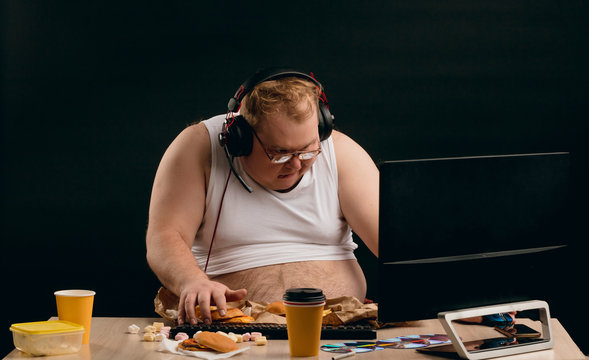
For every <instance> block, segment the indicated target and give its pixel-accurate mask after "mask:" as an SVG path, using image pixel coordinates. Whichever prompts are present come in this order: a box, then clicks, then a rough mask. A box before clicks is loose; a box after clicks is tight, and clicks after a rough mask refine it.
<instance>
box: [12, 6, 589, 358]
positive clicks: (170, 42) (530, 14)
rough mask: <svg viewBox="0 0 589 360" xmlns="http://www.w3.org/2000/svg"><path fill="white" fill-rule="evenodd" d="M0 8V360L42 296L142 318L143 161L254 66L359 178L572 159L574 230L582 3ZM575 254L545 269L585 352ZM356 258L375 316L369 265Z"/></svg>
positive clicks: (51, 309)
mask: <svg viewBox="0 0 589 360" xmlns="http://www.w3.org/2000/svg"><path fill="white" fill-rule="evenodd" d="M1 4H2V8H1V9H0V12H1V19H2V20H1V26H2V28H1V34H2V47H1V49H0V53H1V76H2V78H1V84H2V86H1V89H0V91H1V94H0V95H1V99H2V103H1V116H2V118H1V129H0V131H1V132H0V136H1V138H0V140H1V142H0V154H1V163H0V171H1V173H0V174H1V183H0V185H1V186H0V189H1V192H2V193H1V198H0V204H1V223H0V239H1V244H2V245H1V255H0V256H1V263H2V265H1V266H2V267H1V268H0V270H1V271H2V274H3V286H2V292H1V294H2V295H1V296H2V300H3V301H2V303H3V304H4V305H3V309H2V311H0V313H1V314H2V315H1V317H2V321H1V322H0V324H2V326H4V329H5V330H4V332H3V335H2V336H1V338H2V345H1V346H2V348H1V349H0V355H4V354H5V353H8V352H9V351H10V350H11V349H12V340H11V334H10V332H9V331H8V327H9V326H10V324H11V323H14V322H25V321H37V320H44V319H47V318H48V317H49V316H52V315H54V314H55V312H56V311H55V300H54V297H53V291H54V290H58V289H65V288H89V289H93V290H95V291H96V292H97V295H96V299H95V308H94V314H95V315H96V316H152V315H154V313H153V303H152V299H153V297H154V295H155V292H156V291H157V288H158V286H159V282H158V281H157V279H156V278H155V276H154V275H153V274H152V273H151V272H150V271H149V268H148V267H147V265H146V262H145V245H144V235H145V230H146V226H147V213H148V203H149V196H150V191H151V184H152V180H153V176H154V174H155V170H156V168H157V165H158V162H159V160H160V158H161V155H162V154H163V152H164V151H165V149H166V147H167V146H168V145H169V143H170V142H171V141H172V139H173V138H174V137H175V136H176V135H177V133H178V132H180V131H181V130H182V129H183V128H184V127H185V126H186V125H187V124H190V123H192V122H193V121H196V120H199V119H203V118H207V117H209V116H212V115H215V114H219V113H222V112H224V111H225V109H226V103H227V100H228V99H229V97H230V96H231V95H233V93H234V91H235V90H236V88H237V87H238V86H239V84H240V83H241V82H242V81H243V80H245V79H246V78H247V77H248V76H249V75H250V74H251V73H252V72H254V71H255V70H256V69H257V68H259V67H263V66H268V65H288V66H291V67H296V68H299V69H302V70H304V71H307V72H309V71H312V72H314V74H315V75H316V76H317V78H318V79H319V80H320V81H321V82H322V83H323V84H324V86H325V88H326V92H327V97H328V99H329V101H330V104H331V109H332V111H333V113H334V114H335V115H336V124H337V126H338V127H339V129H340V130H342V131H344V132H346V133H347V134H348V135H350V136H351V137H352V138H353V139H355V140H356V141H357V142H358V143H360V144H361V145H362V146H363V147H364V148H365V149H366V150H367V151H368V152H369V153H370V154H371V156H372V157H373V159H374V160H375V161H376V162H378V161H382V160H394V159H408V158H422V157H439V156H459V155H485V154H507V153H528V152H548V151H570V152H571V154H572V160H573V162H572V166H573V182H574V185H575V186H576V193H575V194H576V195H575V198H576V199H577V200H578V203H577V204H576V205H575V206H576V210H577V211H576V213H577V214H578V219H579V220H583V219H584V217H585V215H586V210H585V206H584V204H586V202H587V199H588V195H587V190H586V189H585V188H584V186H585V184H586V183H587V180H588V179H587V177H588V176H587V175H588V169H587V162H588V161H587V160H588V150H589V149H588V146H587V145H586V143H587V137H588V136H587V130H588V129H587V125H586V120H587V115H588V103H587V90H588V71H587V64H589V59H588V54H589V53H588V41H587V34H588V32H587V30H588V25H587V23H588V22H587V21H586V19H587V13H588V11H587V4H586V3H585V2H583V1H581V0H579V1H569V0H565V1H518V2H511V1H492V2H478V1H474V2H473V1H422V0H418V1H409V2H404V1H402V2H397V1H359V2H345V1H344V2H340V1H330V2H329V1H325V2H322V1H312V2H291V3H288V4H287V3H284V2H277V1H267V2H255V1H252V2H245V1H244V2H227V1H209V2H202V1H161V2H158V1H142V2H139V1H131V2H129V1H127V2H83V1H26V0H24V1H20V0H13V1H2V2H1ZM580 222H581V221H580ZM580 228H582V226H581V227H580ZM586 238H587V235H586V233H585V232H579V235H578V237H576V238H575V239H573V240H572V245H571V249H572V250H571V251H570V255H571V258H570V261H568V262H566V263H563V264H546V267H545V268H544V271H553V270H554V269H564V270H565V271H566V272H567V273H568V274H569V277H570V279H572V280H574V281H570V283H571V288H570V290H571V291H570V293H568V294H562V298H561V300H556V301H554V303H553V304H551V310H552V312H553V315H554V316H556V317H559V318H560V319H561V321H562V322H563V323H564V325H565V327H566V328H567V330H569V332H570V333H571V335H572V336H573V339H574V340H575V341H576V342H577V343H579V345H581V346H583V347H584V351H585V352H587V351H588V350H586V347H585V346H586V345H587V341H586V339H585V336H586V335H587V332H586V331H584V329H583V327H582V321H584V320H586V318H587V317H586V316H585V311H586V310H585V309H584V308H581V306H582V305H583V304H584V303H585V302H584V301H583V299H582V298H585V299H586V296H585V295H583V294H582V292H581V291H580V290H581V287H580V286H579V285H581V284H582V283H583V282H584V279H585V278H586V274H587V270H586V267H584V266H583V259H584V257H583V255H584V254H583V251H586V249H587V247H586V245H584V241H585V240H586ZM358 257H359V258H360V261H361V262H362V264H363V265H364V267H365V269H366V273H367V276H368V278H369V279H368V280H369V286H370V288H369V297H370V296H373V295H372V294H374V291H375V289H374V287H375V284H374V281H373V274H374V267H373V265H372V264H374V262H373V261H372V260H373V258H372V257H371V255H370V254H368V252H367V251H366V249H365V248H363V247H361V248H360V250H359V251H358ZM541 275H542V274H541V272H540V273H538V274H517V273H516V272H515V273H514V272H511V273H510V272H509V271H507V270H506V272H505V279H509V280H510V281H512V280H514V279H515V280H521V279H523V278H525V276H541Z"/></svg>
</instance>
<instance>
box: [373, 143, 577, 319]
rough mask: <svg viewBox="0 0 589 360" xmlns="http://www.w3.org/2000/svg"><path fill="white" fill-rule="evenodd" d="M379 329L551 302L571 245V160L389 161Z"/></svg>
mask: <svg viewBox="0 0 589 360" xmlns="http://www.w3.org/2000/svg"><path fill="white" fill-rule="evenodd" d="M379 169H380V215H379V224H380V225H379V259H378V276H379V280H378V299H377V300H378V302H379V315H378V316H379V321H381V322H400V321H411V320H419V319H427V318H435V317H436V316H437V314H438V313H439V312H442V311H451V310H456V309H464V308H470V307H476V306H484V305H494V304H502V303H508V302H514V301H524V300H532V299H540V300H547V301H549V300H550V299H549V297H550V294H551V292H552V291H554V290H553V289H552V286H553V284H555V282H557V281H558V277H559V276H561V275H562V274H560V273H559V272H558V267H556V266H555V265H556V264H555V263H556V262H558V261H560V258H561V257H562V256H563V254H564V250H566V246H567V243H568V242H569V240H570V234H569V231H570V226H569V225H568V221H569V218H570V217H569V214H567V211H568V189H569V155H568V153H543V154H518V155H500V156H473V157H454V158H440V159H418V160H403V161H385V162H382V163H380V164H379Z"/></svg>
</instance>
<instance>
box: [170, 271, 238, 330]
mask: <svg viewBox="0 0 589 360" xmlns="http://www.w3.org/2000/svg"><path fill="white" fill-rule="evenodd" d="M246 295H247V290H246V289H239V290H231V289H229V288H228V287H227V286H225V285H223V284H221V283H218V282H216V281H211V280H208V279H196V280H194V281H192V282H190V283H188V284H185V286H184V287H183V288H182V291H181V292H180V303H179V305H178V325H182V324H184V322H185V321H186V322H189V323H191V324H193V325H195V324H196V323H197V321H198V320H197V318H196V312H195V306H196V304H197V303H198V305H199V306H200V312H201V316H202V320H203V321H204V323H205V324H210V323H211V322H212V319H211V309H210V306H211V305H212V304H214V305H216V306H217V310H218V311H219V315H221V316H224V315H225V314H226V312H227V302H228V301H238V300H241V299H243V298H244V297H245V296H246Z"/></svg>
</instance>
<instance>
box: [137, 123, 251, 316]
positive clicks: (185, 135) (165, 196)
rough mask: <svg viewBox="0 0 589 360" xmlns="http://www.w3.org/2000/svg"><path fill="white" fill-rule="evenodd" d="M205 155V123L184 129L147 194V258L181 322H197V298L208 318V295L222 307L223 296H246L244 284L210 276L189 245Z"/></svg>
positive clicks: (201, 202) (199, 208) (199, 209)
mask: <svg viewBox="0 0 589 360" xmlns="http://www.w3.org/2000/svg"><path fill="white" fill-rule="evenodd" d="M210 157H211V155H210V140H209V135H208V131H207V130H206V128H205V126H204V124H198V125H193V126H191V127H189V128H187V129H185V130H184V131H183V132H182V133H181V134H180V135H179V136H178V137H177V138H176V139H175V140H174V141H173V142H172V144H171V145H170V147H169V148H168V149H167V150H166V153H165V154H164V156H163V158H162V161H161V163H160V165H159V168H158V171H157V173H156V176H155V180H154V184H153V189H152V194H151V202H150V209H149V226H148V229H147V236H146V246H147V255H146V256H147V261H148V263H149V265H150V267H151V268H152V270H153V271H154V273H155V274H156V275H157V276H158V278H159V279H160V281H161V282H162V284H164V286H166V287H167V288H168V289H170V290H171V291H172V292H174V293H175V294H176V295H178V296H179V297H180V304H179V309H178V310H179V314H178V322H179V323H180V324H181V323H183V322H184V320H185V319H187V320H189V321H190V322H191V323H196V314H195V309H194V307H195V304H196V303H198V304H199V305H200V306H201V309H202V316H203V319H204V320H205V321H207V322H210V312H209V306H210V304H211V300H212V301H213V302H214V303H215V304H216V305H217V306H218V307H219V310H220V312H223V311H224V310H225V309H226V301H227V300H229V301H232V300H236V299H241V298H243V297H244V296H245V290H244V289H241V290H239V291H232V290H230V289H228V288H227V287H226V286H224V285H222V284H220V283H217V282H213V281H210V280H209V279H208V277H207V276H206V274H205V273H204V272H203V271H202V270H201V269H200V268H199V266H198V264H197V262H196V260H195V259H194V256H193V255H192V252H191V250H190V248H191V247H192V244H193V242H194V238H195V235H196V232H197V230H198V228H199V226H200V224H201V222H202V218H203V214H204V207H205V196H206V190H205V189H206V182H207V179H208V173H209V169H210Z"/></svg>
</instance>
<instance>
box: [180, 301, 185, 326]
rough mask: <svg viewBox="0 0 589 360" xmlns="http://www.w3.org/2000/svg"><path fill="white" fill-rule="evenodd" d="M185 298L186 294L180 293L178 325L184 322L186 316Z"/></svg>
mask: <svg viewBox="0 0 589 360" xmlns="http://www.w3.org/2000/svg"><path fill="white" fill-rule="evenodd" d="M184 299H185V295H183V294H182V295H180V301H179V302H178V325H183V324H184V316H185V311H184Z"/></svg>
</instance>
